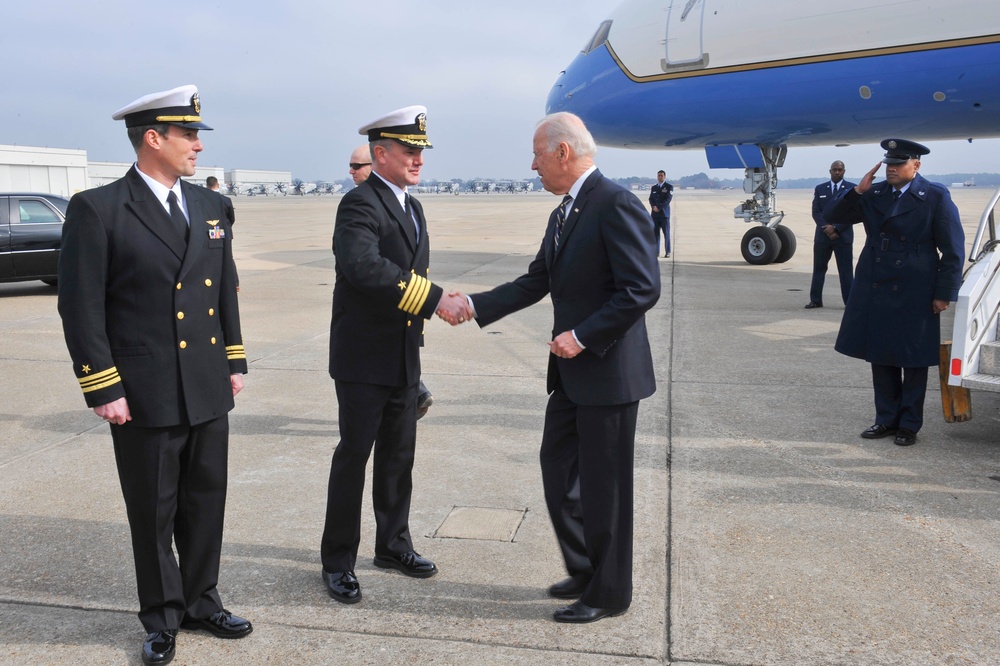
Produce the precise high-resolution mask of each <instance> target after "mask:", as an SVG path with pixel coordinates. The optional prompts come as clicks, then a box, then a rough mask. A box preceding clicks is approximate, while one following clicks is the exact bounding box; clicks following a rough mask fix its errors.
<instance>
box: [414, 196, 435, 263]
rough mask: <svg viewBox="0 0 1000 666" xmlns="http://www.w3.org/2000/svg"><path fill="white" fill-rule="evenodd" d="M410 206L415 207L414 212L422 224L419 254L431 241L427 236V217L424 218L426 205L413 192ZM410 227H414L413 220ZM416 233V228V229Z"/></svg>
mask: <svg viewBox="0 0 1000 666" xmlns="http://www.w3.org/2000/svg"><path fill="white" fill-rule="evenodd" d="M410 207H411V208H412V209H413V214H414V215H416V216H417V221H418V223H419V224H420V240H419V241H417V253H418V254H419V253H420V252H421V251H422V250H423V248H424V246H425V245H427V243H429V242H430V241H429V240H428V238H427V219H426V218H424V207H423V206H422V205H421V204H420V202H419V201H417V198H416V197H414V196H413V195H412V194H411V195H410ZM410 228H411V229H412V228H413V223H412V222H411V223H410ZM415 234H416V230H414V235H415Z"/></svg>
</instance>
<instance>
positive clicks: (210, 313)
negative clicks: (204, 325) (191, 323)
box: [208, 308, 215, 317]
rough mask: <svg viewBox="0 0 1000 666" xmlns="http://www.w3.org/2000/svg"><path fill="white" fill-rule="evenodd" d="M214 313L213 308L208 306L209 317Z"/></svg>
mask: <svg viewBox="0 0 1000 666" xmlns="http://www.w3.org/2000/svg"><path fill="white" fill-rule="evenodd" d="M214 314H215V308H209V309H208V316H209V317H211V316H212V315H214Z"/></svg>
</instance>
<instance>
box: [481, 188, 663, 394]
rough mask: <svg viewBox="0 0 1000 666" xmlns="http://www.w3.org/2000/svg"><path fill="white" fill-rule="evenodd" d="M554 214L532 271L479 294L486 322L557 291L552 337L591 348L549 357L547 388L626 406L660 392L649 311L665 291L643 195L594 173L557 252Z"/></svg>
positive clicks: (570, 214)
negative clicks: (571, 334)
mask: <svg viewBox="0 0 1000 666" xmlns="http://www.w3.org/2000/svg"><path fill="white" fill-rule="evenodd" d="M554 233H555V216H554V215H553V216H552V217H551V218H550V220H549V224H548V228H547V229H546V231H545V237H544V239H543V240H542V245H541V247H540V248H539V250H538V254H537V255H536V256H535V258H534V260H532V262H531V264H530V265H529V266H528V272H527V273H525V274H524V275H522V276H521V277H519V278H517V279H516V280H514V281H513V282H508V283H506V284H503V285H500V286H499V287H496V288H495V289H493V290H491V291H488V292H484V293H479V294H473V295H472V302H473V304H474V305H475V308H476V317H477V322H478V323H479V325H480V326H487V325H489V324H491V323H492V322H495V321H497V320H498V319H500V318H502V317H504V316H506V315H508V314H510V313H512V312H516V311H517V310H520V309H522V308H525V307H527V306H529V305H532V304H534V303H537V302H538V301H540V300H541V299H542V298H543V297H544V296H545V295H546V294H551V297H552V307H553V312H554V321H553V328H552V335H553V338H554V337H555V336H556V335H559V334H560V333H563V332H564V331H570V330H572V331H575V333H576V336H577V339H578V340H579V341H580V343H581V344H582V345H584V346H585V347H586V349H584V351H583V352H581V353H580V354H578V355H577V356H576V357H574V358H571V359H566V358H560V357H557V356H556V355H555V354H549V368H548V386H547V389H548V392H549V393H551V392H552V391H553V390H555V388H556V383H557V382H560V381H561V386H562V389H563V391H564V392H565V393H566V396H567V397H568V398H569V399H570V400H572V401H573V402H574V403H576V404H578V405H587V406H597V405H623V404H628V403H631V402H636V401H638V400H641V399H643V398H647V397H649V396H650V395H652V394H653V392H654V391H655V390H656V380H655V377H654V375H653V361H652V355H651V353H650V348H649V338H648V336H647V334H646V320H645V312H646V311H647V310H649V309H650V308H652V307H653V305H655V304H656V301H657V300H658V299H659V297H660V272H659V268H658V266H657V263H656V256H655V254H654V252H653V248H655V247H656V242H655V240H654V237H653V223H652V220H651V219H650V217H649V214H648V213H647V212H646V209H645V208H644V207H643V205H642V204H641V203H640V202H639V200H638V199H637V198H636V197H635V195H634V194H632V193H631V192H629V191H628V190H625V189H624V188H622V187H620V186H618V185H616V184H615V183H613V182H612V181H610V180H608V179H607V178H605V177H604V176H603V175H601V172H600V171H595V172H594V173H592V174H591V175H590V177H588V178H587V180H586V181H584V183H583V187H581V188H580V192H579V194H578V195H577V198H576V199H575V200H574V201H573V208H572V210H570V211H569V212H568V214H567V218H566V222H565V224H564V226H563V230H562V234H561V235H560V240H559V251H558V252H555V249H554V244H553V236H554Z"/></svg>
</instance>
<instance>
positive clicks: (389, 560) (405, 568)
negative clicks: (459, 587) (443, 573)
mask: <svg viewBox="0 0 1000 666" xmlns="http://www.w3.org/2000/svg"><path fill="white" fill-rule="evenodd" d="M375 566H377V567H382V568H383V569H396V570H397V571H402V572H403V573H405V574H406V575H407V576H412V577H413V578H430V577H431V576H433V575H434V574H436V573H437V572H438V569H437V567H436V566H434V563H433V562H431V561H430V560H428V559H427V558H426V557H420V554H419V553H418V552H417V551H415V550H411V551H409V552H408V553H403V554H402V555H376V556H375Z"/></svg>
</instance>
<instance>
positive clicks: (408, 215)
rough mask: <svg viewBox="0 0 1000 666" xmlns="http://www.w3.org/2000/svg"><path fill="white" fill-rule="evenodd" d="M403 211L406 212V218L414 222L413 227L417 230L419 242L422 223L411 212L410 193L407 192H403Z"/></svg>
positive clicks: (418, 240)
mask: <svg viewBox="0 0 1000 666" xmlns="http://www.w3.org/2000/svg"><path fill="white" fill-rule="evenodd" d="M403 212H404V213H406V218H407V219H408V220H410V221H411V222H413V229H414V230H415V231H416V232H417V242H418V243H419V242H420V223H419V222H417V218H416V217H415V216H414V215H413V213H412V212H410V193H409V192H406V193H404V194H403Z"/></svg>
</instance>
